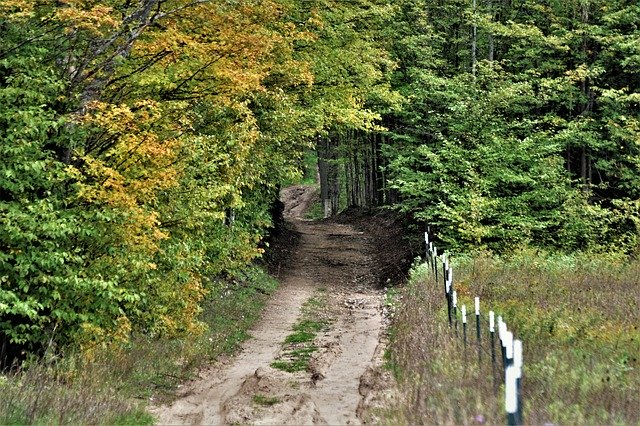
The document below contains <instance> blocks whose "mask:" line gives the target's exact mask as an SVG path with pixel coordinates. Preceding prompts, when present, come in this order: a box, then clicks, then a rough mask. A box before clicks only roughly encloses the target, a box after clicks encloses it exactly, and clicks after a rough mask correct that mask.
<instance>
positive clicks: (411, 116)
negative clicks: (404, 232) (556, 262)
mask: <svg viewBox="0 0 640 426" xmlns="http://www.w3.org/2000/svg"><path fill="white" fill-rule="evenodd" d="M398 6H399V12H398V15H397V16H398V19H397V20H396V21H395V22H394V23H393V25H392V29H391V30H390V40H392V41H391V44H390V47H389V48H390V49H391V51H392V52H393V57H394V58H396V59H397V60H398V64H399V66H398V69H397V71H396V74H395V77H394V80H393V82H394V87H395V88H397V89H398V90H399V91H400V92H401V93H402V94H403V95H404V96H405V97H406V98H407V100H408V103H407V107H405V108H404V110H403V111H402V112H400V113H394V114H391V115H390V116H389V117H386V118H385V119H384V121H385V123H389V133H388V135H389V137H390V141H389V142H388V144H387V145H386V147H385V156H386V158H387V159H388V165H387V166H386V171H387V172H388V176H389V178H390V183H391V188H393V189H395V190H397V191H398V192H399V194H400V196H401V200H400V202H399V203H398V205H397V208H398V209H400V210H401V211H404V212H409V213H412V214H413V215H414V217H415V218H416V219H418V220H419V221H421V222H425V223H428V224H430V225H433V226H435V227H436V228H437V229H438V235H439V236H440V237H441V238H442V239H443V242H444V243H445V244H446V245H447V246H448V247H451V248H452V249H454V250H457V251H461V250H462V251H463V250H468V249H470V248H474V247H487V248H490V249H492V250H495V251H509V250H511V249H512V248H513V247H517V246H518V245H521V244H534V245H538V246H541V247H556V248H560V249H563V250H568V251H571V250H576V249H581V250H595V251H602V250H607V249H609V248H612V247H615V248H616V249H617V248H620V247H621V246H622V247H624V249H625V250H628V251H633V250H635V249H636V248H637V242H638V232H637V228H636V226H635V225H634V224H633V223H631V222H630V221H629V216H628V215H627V214H626V213H623V212H622V211H620V210H619V209H617V208H615V207H614V206H615V205H616V204H618V203H620V202H622V203H629V202H631V203H633V202H634V200H637V199H638V193H637V188H638V187H639V185H638V183H639V182H637V176H639V173H638V162H637V159H638V154H639V153H640V152H639V151H638V150H637V144H635V143H634V142H633V141H634V140H637V137H638V135H637V130H638V126H637V123H638V119H639V116H638V108H637V105H636V104H634V105H635V106H632V103H630V102H635V101H631V99H636V98H637V93H636V92H637V87H638V85H637V84H635V83H637V82H638V78H639V74H638V73H637V72H635V73H634V72H633V71H632V70H631V68H629V67H628V66H623V65H622V64H626V63H628V61H633V59H632V58H633V57H634V56H633V52H632V51H629V50H625V51H624V52H623V51H621V50H620V49H626V47H625V48H623V47H622V46H623V45H624V46H627V47H628V46H629V45H628V44H627V41H629V40H631V39H633V38H634V37H636V38H637V34H638V29H637V28H638V27H637V25H635V24H631V23H632V22H633V23H637V22H638V18H639V15H638V10H637V7H631V6H629V5H628V4H627V3H625V2H614V3H613V4H611V3H610V2H590V3H583V2H570V3H567V4H563V5H560V4H557V3H556V2H543V3H540V2H524V3H523V4H522V5H520V6H518V8H516V7H514V6H512V5H509V4H506V3H499V2H497V3H496V2H488V3H487V2H485V3H481V2H479V3H478V9H477V10H475V11H474V10H471V3H470V2H468V3H464V2H458V1H447V2H444V4H437V5H436V4H431V3H429V2H404V1H399V2H398ZM473 28H476V31H475V33H476V34H477V36H475V38H472V37H470V36H468V35H467V34H473V33H474V32H473V31H471V30H472V29H473ZM398 35H401V36H402V37H398ZM623 40H625V41H623ZM472 46H475V49H476V50H475V53H474V51H473V50H472ZM473 54H475V62H474V57H473V56H472V55H473ZM626 205H629V204H626Z"/></svg>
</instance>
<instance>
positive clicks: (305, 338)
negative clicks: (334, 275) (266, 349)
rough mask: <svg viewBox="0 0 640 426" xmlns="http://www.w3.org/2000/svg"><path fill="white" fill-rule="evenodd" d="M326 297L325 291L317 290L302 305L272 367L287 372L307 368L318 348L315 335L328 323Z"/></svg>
mask: <svg viewBox="0 0 640 426" xmlns="http://www.w3.org/2000/svg"><path fill="white" fill-rule="evenodd" d="M327 297H328V295H327V293H326V292H325V291H319V292H318V294H317V295H316V296H314V297H312V298H310V299H309V300H307V301H306V302H305V303H304V304H303V305H302V309H301V310H302V314H301V316H300V319H299V320H298V322H296V324H295V325H294V326H293V332H292V333H291V334H289V335H288V336H287V337H286V338H285V341H284V348H283V351H282V353H281V354H280V356H279V357H278V359H276V360H275V361H273V362H272V363H271V366H272V367H273V368H277V369H278V370H283V371H287V372H289V373H294V372H297V371H306V370H308V368H309V361H310V360H311V357H312V356H313V354H314V352H316V351H317V350H318V347H317V346H316V345H314V340H315V338H316V335H317V333H318V332H320V331H322V330H324V329H326V328H327V326H328V325H329V324H330V319H329V318H328V315H327V311H326V307H327Z"/></svg>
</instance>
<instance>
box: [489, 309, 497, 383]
mask: <svg viewBox="0 0 640 426" xmlns="http://www.w3.org/2000/svg"><path fill="white" fill-rule="evenodd" d="M489 337H490V340H491V377H493V388H494V390H497V389H498V383H497V380H496V328H495V313H494V312H493V311H489Z"/></svg>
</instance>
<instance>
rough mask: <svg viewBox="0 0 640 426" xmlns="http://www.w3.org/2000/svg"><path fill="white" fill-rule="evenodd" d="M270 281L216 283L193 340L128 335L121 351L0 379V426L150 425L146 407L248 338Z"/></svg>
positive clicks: (253, 277)
mask: <svg viewBox="0 0 640 426" xmlns="http://www.w3.org/2000/svg"><path fill="white" fill-rule="evenodd" d="M275 288H276V282H275V281H274V280H273V279H272V278H271V277H269V276H268V275H267V274H266V273H264V272H262V271H261V270H259V269H251V270H248V271H247V272H246V274H245V275H243V276H238V277H236V278H235V279H234V280H233V281H227V282H225V283H220V285H219V286H217V287H216V288H215V289H214V290H213V291H212V292H211V294H210V295H209V298H208V300H207V303H206V305H205V308H204V311H203V313H202V317H201V320H202V321H203V322H205V323H206V324H207V325H208V330H207V331H206V332H205V333H203V334H200V335H193V336H189V335H185V336H182V337H181V338H173V339H167V338H162V337H158V336H155V337H154V336H148V335H135V336H132V338H131V340H130V342H129V343H128V344H127V345H125V346H116V345H111V346H109V347H104V348H96V349H95V350H93V351H92V352H91V354H90V356H88V354H86V353H84V354H72V353H67V354H66V355H65V356H64V357H58V356H55V357H54V356H47V357H45V358H44V359H40V360H38V361H36V362H30V363H28V364H27V365H26V367H25V368H21V369H18V370H17V371H13V372H12V373H11V374H6V375H0V395H1V397H0V424H47V425H48V424H106V425H111V424H151V423H153V418H152V417H151V416H150V415H149V414H147V413H146V411H145V408H146V405H147V404H148V403H149V401H155V402H161V401H163V400H167V399H170V398H171V397H172V394H173V391H174V390H175V389H176V387H177V386H178V385H179V384H180V383H182V382H183V381H185V380H187V379H189V378H190V377H192V376H193V374H194V372H195V371H196V369H197V368H198V367H199V366H201V365H203V364H204V363H207V362H210V361H211V360H214V359H216V358H218V357H220V356H223V355H226V354H230V353H232V352H233V351H234V350H235V349H236V348H237V347H238V346H239V344H240V343H241V342H242V341H243V340H245V339H246V338H247V337H248V334H247V331H248V329H249V328H250V327H251V326H252V325H253V324H254V323H255V321H257V320H258V319H259V317H260V313H261V309H262V306H263V305H264V302H265V300H266V298H267V296H268V295H269V294H270V293H271V292H273V290H274V289H275Z"/></svg>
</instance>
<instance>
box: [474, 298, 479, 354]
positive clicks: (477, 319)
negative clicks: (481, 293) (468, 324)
mask: <svg viewBox="0 0 640 426" xmlns="http://www.w3.org/2000/svg"><path fill="white" fill-rule="evenodd" d="M474 304H475V308H476V339H477V340H478V344H480V298H479V297H476V298H475V299H474Z"/></svg>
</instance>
